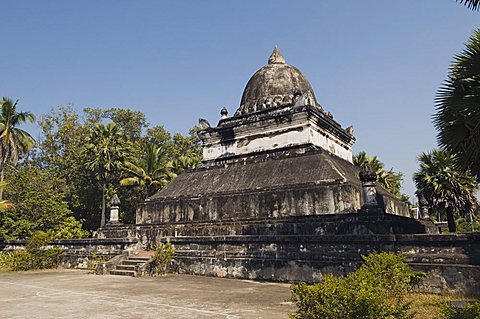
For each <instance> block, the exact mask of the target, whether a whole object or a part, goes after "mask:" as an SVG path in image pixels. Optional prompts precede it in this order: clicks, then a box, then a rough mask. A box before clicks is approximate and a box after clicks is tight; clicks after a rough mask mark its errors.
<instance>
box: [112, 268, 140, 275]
mask: <svg viewBox="0 0 480 319" xmlns="http://www.w3.org/2000/svg"><path fill="white" fill-rule="evenodd" d="M110 275H117V276H131V277H135V271H133V270H116V269H114V270H112V271H110Z"/></svg>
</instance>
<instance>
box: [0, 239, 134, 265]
mask: <svg viewBox="0 0 480 319" xmlns="http://www.w3.org/2000/svg"><path fill="white" fill-rule="evenodd" d="M26 243H27V242H26V240H5V241H3V242H2V243H0V249H1V251H3V252H14V251H23V250H25V245H26ZM137 243H138V240H137V239H135V238H101V239H99V238H88V239H62V240H53V241H52V242H50V243H49V245H48V246H47V248H60V249H62V250H64V254H63V257H62V265H63V266H65V267H67V268H80V269H85V268H87V264H88V262H89V261H92V260H94V259H95V258H112V257H114V256H118V255H122V254H128V253H129V252H132V251H135V250H136V249H137V248H138V246H137Z"/></svg>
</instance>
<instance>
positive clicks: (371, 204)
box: [360, 164, 379, 209]
mask: <svg viewBox="0 0 480 319" xmlns="http://www.w3.org/2000/svg"><path fill="white" fill-rule="evenodd" d="M360 181H361V182H362V193H363V205H362V209H363V208H378V207H379V206H378V202H377V174H376V173H375V172H374V171H372V168H371V167H370V165H369V164H365V165H364V166H363V168H362V171H361V172H360Z"/></svg>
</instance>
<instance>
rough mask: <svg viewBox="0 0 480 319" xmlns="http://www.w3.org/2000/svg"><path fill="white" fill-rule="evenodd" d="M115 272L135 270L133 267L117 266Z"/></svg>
mask: <svg viewBox="0 0 480 319" xmlns="http://www.w3.org/2000/svg"><path fill="white" fill-rule="evenodd" d="M115 270H130V271H134V270H135V266H134V265H117V266H116V267H115Z"/></svg>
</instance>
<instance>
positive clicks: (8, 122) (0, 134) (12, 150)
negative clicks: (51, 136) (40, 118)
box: [0, 97, 35, 200]
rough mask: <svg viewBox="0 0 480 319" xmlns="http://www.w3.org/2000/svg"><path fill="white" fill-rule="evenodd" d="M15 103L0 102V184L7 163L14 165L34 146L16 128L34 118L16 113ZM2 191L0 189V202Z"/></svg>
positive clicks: (25, 113)
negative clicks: (21, 155)
mask: <svg viewBox="0 0 480 319" xmlns="http://www.w3.org/2000/svg"><path fill="white" fill-rule="evenodd" d="M17 105H18V100H17V101H15V103H14V102H13V101H12V100H11V99H9V98H7V97H3V99H2V100H1V101H0V182H2V181H3V176H4V171H5V166H6V165H7V163H8V162H11V163H12V164H13V165H15V164H16V163H17V162H18V159H19V157H20V154H25V153H28V152H29V151H30V150H31V149H32V148H33V146H34V145H35V140H34V139H33V137H32V136H31V135H30V134H29V133H28V132H26V131H24V130H22V129H20V128H18V127H17V126H18V125H20V124H22V123H25V122H27V121H28V122H32V123H33V122H34V121H35V116H34V115H33V114H32V113H30V112H17ZM2 196H3V191H2V189H1V188H0V200H2Z"/></svg>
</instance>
